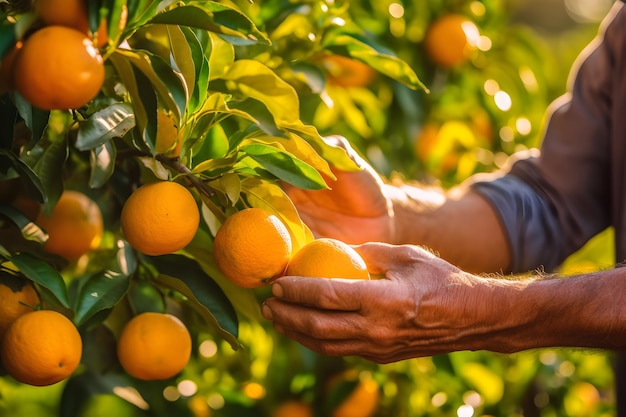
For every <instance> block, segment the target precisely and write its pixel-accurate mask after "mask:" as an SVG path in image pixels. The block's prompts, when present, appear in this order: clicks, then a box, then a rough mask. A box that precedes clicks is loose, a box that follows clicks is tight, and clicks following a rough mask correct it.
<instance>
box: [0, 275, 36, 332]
mask: <svg viewBox="0 0 626 417" xmlns="http://www.w3.org/2000/svg"><path fill="white" fill-rule="evenodd" d="M38 305H39V295H37V292H36V291H35V289H34V288H33V286H32V285H31V284H30V283H29V282H28V281H27V280H26V279H24V278H19V277H16V276H14V275H10V274H9V273H6V272H0V341H1V340H2V339H3V337H4V333H6V331H7V329H8V328H9V326H10V325H11V324H12V323H13V322H14V321H15V320H16V319H17V318H18V317H20V316H23V315H24V314H26V313H30V312H31V311H33V309H34V308H36V307H37V306H38Z"/></svg>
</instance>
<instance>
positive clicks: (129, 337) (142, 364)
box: [117, 312, 191, 381]
mask: <svg viewBox="0 0 626 417" xmlns="http://www.w3.org/2000/svg"><path fill="white" fill-rule="evenodd" d="M117 355H118V358H119V361H120V364H121V365H122V367H123V368H124V370H125V371H126V372H128V374H129V375H132V376H134V377H135V378H138V379H142V380H145V381H154V380H163V379H168V378H171V377H173V376H175V375H176V374H178V373H179V372H180V371H182V370H183V369H184V368H185V366H186V365H187V362H188V361H189V358H190V357H191V335H190V334H189V331H188V330H187V327H186V326H185V324H184V323H183V322H182V321H181V320H180V319H179V318H178V317H176V316H173V315H171V314H166V313H155V312H146V313H141V314H139V315H137V316H135V317H133V318H132V319H131V320H130V321H129V322H128V323H126V325H125V326H124V328H123V329H122V332H121V333H120V337H119V339H118V341H117Z"/></svg>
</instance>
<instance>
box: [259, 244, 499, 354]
mask: <svg viewBox="0 0 626 417" xmlns="http://www.w3.org/2000/svg"><path fill="white" fill-rule="evenodd" d="M356 249H357V250H358V251H359V253H360V254H361V255H362V256H363V258H364V259H365V261H366V263H367V264H368V268H369V270H370V272H371V273H372V274H374V275H376V274H384V276H385V277H384V278H382V279H379V280H369V281H367V280H345V279H324V278H304V277H283V278H279V279H277V280H276V281H275V283H274V284H273V287H272V292H273V294H274V296H275V297H273V298H270V299H268V300H267V301H266V302H265V303H264V305H263V313H264V315H265V317H266V318H268V319H270V320H272V321H273V323H274V326H275V328H276V330H277V331H279V332H280V333H283V334H285V335H286V336H288V337H290V338H292V339H294V340H296V341H298V342H299V343H301V344H303V345H304V346H307V347H309V348H310V349H312V350H314V351H316V352H319V353H322V354H326V355H333V356H335V355H336V356H348V355H355V356H360V357H363V358H366V359H368V360H372V361H375V362H379V363H388V362H395V361H399V360H403V359H407V358H412V357H418V356H430V355H435V354H441V353H447V352H451V351H455V350H462V349H469V348H472V347H475V346H478V345H479V343H482V342H484V340H482V334H483V332H482V331H481V330H484V329H477V326H481V327H482V326H488V325H489V320H490V319H497V320H499V319H500V318H499V317H490V313H491V312H490V311H489V306H488V305H482V304H476V301H477V300H479V299H480V298H479V297H477V296H476V295H477V293H478V291H477V288H476V287H477V286H479V285H483V286H485V287H487V286H488V284H487V283H486V282H482V279H481V278H479V277H476V276H474V275H471V274H468V273H465V272H462V271H460V270H459V269H457V268H456V267H454V266H452V265H451V264H449V263H447V262H445V261H443V260H442V259H440V258H437V257H436V256H435V255H434V254H432V253H431V252H429V251H426V250H423V249H421V248H419V247H417V246H409V245H404V246H392V245H387V244H382V243H369V244H365V245H361V246H358V247H356ZM476 330H479V331H478V333H479V334H478V335H477V337H478V338H476V336H474V334H473V333H476Z"/></svg>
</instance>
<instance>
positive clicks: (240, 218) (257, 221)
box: [213, 207, 369, 288]
mask: <svg viewBox="0 0 626 417" xmlns="http://www.w3.org/2000/svg"><path fill="white" fill-rule="evenodd" d="M292 242H293V241H292V238H291V235H290V233H289V230H288V229H287V227H286V226H285V224H284V223H283V222H282V221H281V220H280V218H278V216H276V215H274V214H273V213H271V212H269V211H268V210H265V209H262V208H258V207H253V208H247V209H244V210H241V211H238V212H236V213H235V214H233V215H231V216H230V217H228V218H227V219H226V221H225V222H224V223H223V224H222V226H221V227H220V228H219V229H218V231H217V233H216V235H215V240H214V242H213V257H214V259H215V263H216V264H217V266H218V268H219V269H220V271H222V273H223V274H224V276H225V277H226V278H228V279H229V280H231V281H232V282H233V283H235V284H237V285H239V286H241V287H244V288H258V287H262V286H264V285H266V284H268V283H269V282H270V281H271V280H272V279H274V278H277V277H279V276H281V275H285V274H287V275H297V276H308V277H325V278H350V279H369V272H368V270H367V266H366V265H365V262H364V261H363V259H362V258H361V256H360V255H359V254H358V253H357V252H356V251H355V250H354V249H353V248H352V247H351V246H349V245H347V244H345V243H343V242H341V241H339V240H335V239H329V238H320V239H315V240H312V241H310V242H308V243H307V244H305V245H304V246H302V247H301V248H297V249H295V250H294V248H293V243H292Z"/></svg>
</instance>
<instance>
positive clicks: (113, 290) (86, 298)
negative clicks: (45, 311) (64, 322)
mask: <svg viewBox="0 0 626 417" xmlns="http://www.w3.org/2000/svg"><path fill="white" fill-rule="evenodd" d="M129 284H130V276H129V275H128V274H124V273H122V272H118V271H112V270H106V271H102V272H99V273H96V274H94V275H92V276H90V277H89V278H88V279H87V280H86V282H84V283H83V284H82V285H81V286H80V289H79V291H78V294H77V298H76V300H74V303H73V304H74V311H75V313H76V314H75V316H74V322H75V323H76V325H77V326H81V325H83V324H84V323H86V322H87V320H89V319H90V318H91V317H92V316H93V315H94V314H96V313H97V312H99V311H102V310H106V309H109V308H111V307H113V306H114V305H116V304H117V303H118V302H119V301H120V300H121V299H122V297H123V296H124V294H126V291H127V290H128V286H129Z"/></svg>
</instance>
